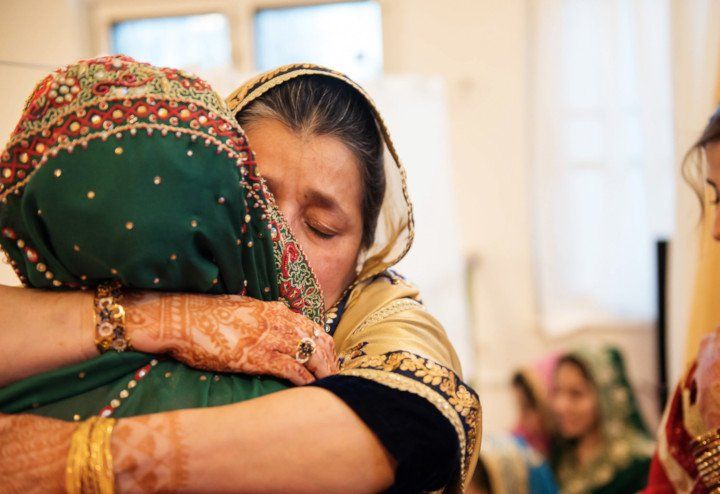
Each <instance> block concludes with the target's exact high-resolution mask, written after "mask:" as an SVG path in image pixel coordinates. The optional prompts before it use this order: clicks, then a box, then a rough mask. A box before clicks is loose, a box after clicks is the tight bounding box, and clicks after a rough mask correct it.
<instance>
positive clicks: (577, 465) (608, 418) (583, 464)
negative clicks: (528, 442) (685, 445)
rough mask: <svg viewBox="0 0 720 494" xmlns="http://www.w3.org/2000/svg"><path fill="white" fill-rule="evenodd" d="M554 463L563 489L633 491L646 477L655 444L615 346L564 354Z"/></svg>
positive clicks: (557, 387) (591, 493)
mask: <svg viewBox="0 0 720 494" xmlns="http://www.w3.org/2000/svg"><path fill="white" fill-rule="evenodd" d="M552 408H553V411H554V413H555V417H556V420H557V425H558V438H557V440H556V441H555V443H554V445H553V452H552V462H553V467H554V470H555V473H556V477H557V480H558V483H559V484H560V488H561V491H562V492H563V493H578V494H579V493H583V494H604V493H607V494H610V493H612V494H631V493H634V492H637V491H639V490H640V489H642V488H643V487H644V486H645V484H646V481H647V474H648V467H649V465H650V455H651V454H652V448H653V442H652V440H651V438H650V434H649V432H648V430H647V428H646V426H645V422H644V421H643V419H642V417H641V416H640V412H639V410H638V406H637V402H636V400H635V394H634V392H633V389H632V387H631V385H630V383H629V381H628V378H627V375H626V372H625V365H624V362H623V358H622V355H621V354H620V352H619V351H618V350H617V349H616V348H612V347H604V348H600V349H593V350H589V349H588V350H577V351H573V352H570V353H567V354H565V355H563V356H562V357H560V359H559V360H558V364H557V367H556V370H555V376H554V381H553V390H552Z"/></svg>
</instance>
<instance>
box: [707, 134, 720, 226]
mask: <svg viewBox="0 0 720 494" xmlns="http://www.w3.org/2000/svg"><path fill="white" fill-rule="evenodd" d="M705 156H706V157H707V162H708V180H707V181H708V184H709V185H710V188H712V189H713V192H712V193H713V194H714V195H713V196H712V201H713V203H714V204H715V224H714V226H713V238H715V240H720V206H718V204H719V203H720V193H718V188H719V187H720V142H713V143H710V144H708V145H707V146H705Z"/></svg>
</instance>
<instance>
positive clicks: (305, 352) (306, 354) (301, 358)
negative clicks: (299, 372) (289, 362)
mask: <svg viewBox="0 0 720 494" xmlns="http://www.w3.org/2000/svg"><path fill="white" fill-rule="evenodd" d="M316 349H317V345H316V344H315V340H313V339H312V338H308V337H305V338H303V339H302V340H300V343H298V347H297V351H296V352H295V360H297V362H298V363H299V364H304V363H306V362H307V361H308V360H310V358H311V357H312V356H313V354H314V353H315V350H316Z"/></svg>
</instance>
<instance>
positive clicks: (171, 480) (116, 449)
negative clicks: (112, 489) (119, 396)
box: [112, 413, 188, 493]
mask: <svg viewBox="0 0 720 494" xmlns="http://www.w3.org/2000/svg"><path fill="white" fill-rule="evenodd" d="M183 439H184V435H183V431H182V427H181V423H180V417H179V415H178V414H177V413H164V414H162V415H160V414H158V415H144V416H140V417H134V418H132V419H123V420H121V421H119V422H118V424H117V425H116V426H115V431H114V432H113V436H112V452H113V463H114V465H115V483H116V486H118V487H119V491H120V492H142V493H154V492H177V491H180V490H182V488H183V487H184V486H185V484H186V483H187V478H188V466H187V462H188V454H187V451H186V446H185V444H184V443H183Z"/></svg>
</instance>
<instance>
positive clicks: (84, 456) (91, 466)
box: [65, 417, 117, 494]
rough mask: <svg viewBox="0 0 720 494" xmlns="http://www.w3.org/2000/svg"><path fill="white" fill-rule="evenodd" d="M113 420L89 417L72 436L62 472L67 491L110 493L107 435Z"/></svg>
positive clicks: (111, 474)
mask: <svg viewBox="0 0 720 494" xmlns="http://www.w3.org/2000/svg"><path fill="white" fill-rule="evenodd" d="M116 422H117V420H115V419H107V418H101V417H91V418H89V419H88V420H85V421H84V422H81V423H80V424H79V425H78V427H77V429H75V432H74V433H73V435H72V439H71V441H70V451H69V452H68V461H67V469H66V474H65V489H66V490H67V492H68V494H113V492H114V490H115V474H114V472H113V464H112V451H111V449H110V438H111V435H112V431H113V428H114V427H115V424H116Z"/></svg>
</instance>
